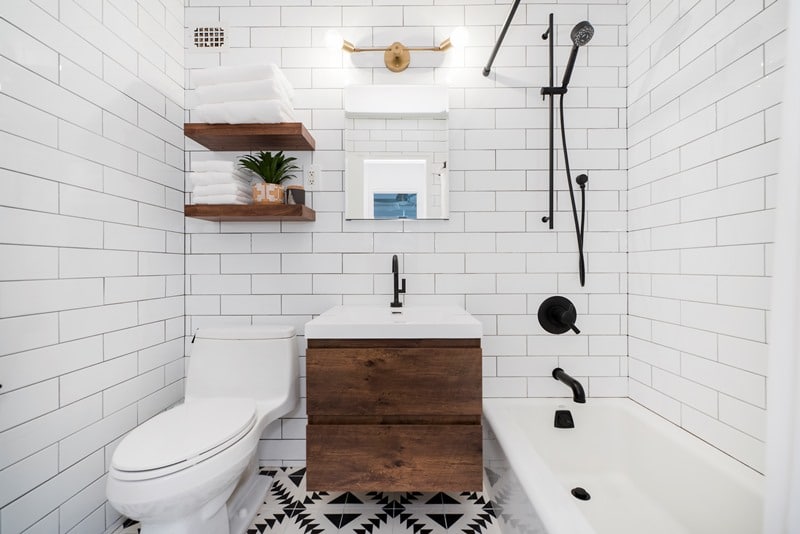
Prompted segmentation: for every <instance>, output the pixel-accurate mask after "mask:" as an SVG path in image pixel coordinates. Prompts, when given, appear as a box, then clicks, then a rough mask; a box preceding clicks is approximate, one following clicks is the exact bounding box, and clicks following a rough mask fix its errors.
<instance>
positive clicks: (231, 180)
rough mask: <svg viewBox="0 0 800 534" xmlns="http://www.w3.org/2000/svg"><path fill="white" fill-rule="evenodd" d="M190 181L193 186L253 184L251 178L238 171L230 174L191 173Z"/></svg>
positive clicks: (229, 172)
mask: <svg viewBox="0 0 800 534" xmlns="http://www.w3.org/2000/svg"><path fill="white" fill-rule="evenodd" d="M189 181H190V182H191V183H192V185H195V186H197V185H213V184H236V183H238V184H245V185H249V184H250V183H251V181H252V180H251V179H250V176H247V175H246V174H244V173H241V172H237V171H228V172H190V173H189Z"/></svg>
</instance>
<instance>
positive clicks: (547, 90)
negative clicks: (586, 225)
mask: <svg viewBox="0 0 800 534" xmlns="http://www.w3.org/2000/svg"><path fill="white" fill-rule="evenodd" d="M554 38H555V36H554V35H553V14H552V13H550V17H549V19H548V24H547V31H546V32H544V33H543V34H542V39H548V43H547V44H548V47H549V49H550V50H549V53H550V85H549V86H547V87H542V90H541V93H542V100H544V98H545V95H550V105H549V106H548V108H549V111H550V150H549V157H550V167H549V168H550V173H549V175H548V183H549V184H550V187H549V191H550V196H549V206H550V207H549V209H548V211H547V216H545V217H542V222H546V223H547V225H548V228H549V229H550V230H552V229H553V200H554V198H553V196H554V192H553V185H554V183H553V173H554V169H555V165H554V164H555V156H554V146H553V114H554V109H553V95H554V94H556V91H560V90H561V87H555V80H554V77H555V68H554V66H553V41H554ZM564 91H566V89H564Z"/></svg>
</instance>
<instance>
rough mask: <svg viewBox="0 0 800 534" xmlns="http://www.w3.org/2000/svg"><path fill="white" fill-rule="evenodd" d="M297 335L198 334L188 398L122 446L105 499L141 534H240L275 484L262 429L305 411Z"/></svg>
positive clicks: (245, 330) (264, 329) (284, 330)
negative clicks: (263, 456) (299, 407)
mask: <svg viewBox="0 0 800 534" xmlns="http://www.w3.org/2000/svg"><path fill="white" fill-rule="evenodd" d="M298 376H299V371H298V355H297V344H296V340H295V333H294V329H293V328H292V327H289V326H259V327H241V328H230V329H204V330H199V331H198V332H197V335H196V336H195V338H194V341H193V342H192V345H191V357H190V359H189V370H188V373H187V377H186V399H185V402H184V403H183V404H181V405H179V406H176V407H174V408H171V409H169V410H167V411H165V412H163V413H161V414H159V415H156V416H155V417H153V418H152V419H150V420H148V421H146V422H145V423H143V424H142V425H140V426H138V427H137V428H135V429H134V430H133V431H131V432H130V433H129V434H128V435H127V436H126V437H125V438H124V439H123V440H122V441H121V442H120V444H119V445H118V446H117V449H116V450H115V451H114V454H113V456H112V459H111V466H110V467H109V471H108V481H107V486H106V494H107V497H108V501H109V502H110V503H111V505H112V506H114V508H116V509H117V510H118V511H119V512H120V513H122V514H124V515H125V516H127V517H129V518H131V519H136V520H138V521H139V522H140V524H141V532H142V534H167V533H169V534H189V533H192V534H240V533H242V532H244V531H245V529H246V528H247V526H248V525H249V523H250V522H251V521H252V519H253V517H254V516H255V514H256V512H257V509H258V505H259V504H260V502H261V500H262V498H263V496H264V493H265V492H266V489H267V488H266V485H267V484H268V482H269V480H268V479H267V478H266V477H259V476H257V475H258V462H257V458H256V450H257V447H258V441H259V438H260V437H261V434H262V433H263V431H264V428H265V427H266V426H267V424H269V423H270V422H272V421H274V420H275V419H277V418H278V417H281V416H282V415H285V414H287V413H288V412H290V411H291V410H292V409H293V408H294V407H295V405H296V404H297V401H298V398H299V394H298Z"/></svg>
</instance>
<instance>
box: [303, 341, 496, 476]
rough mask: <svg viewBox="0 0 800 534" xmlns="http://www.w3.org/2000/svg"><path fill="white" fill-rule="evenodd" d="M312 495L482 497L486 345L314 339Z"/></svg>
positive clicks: (309, 356) (310, 368)
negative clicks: (445, 493)
mask: <svg viewBox="0 0 800 534" xmlns="http://www.w3.org/2000/svg"><path fill="white" fill-rule="evenodd" d="M306 367H307V407H308V417H309V424H308V429H307V441H306V444H307V451H306V452H307V455H306V462H307V466H308V475H307V476H308V479H307V481H308V482H307V484H308V489H309V491H478V490H480V489H481V486H482V468H483V460H482V432H481V405H482V388H481V376H482V362H481V348H480V339H357V340H344V339H330V340H325V339H310V340H309V341H308V350H307V352H306Z"/></svg>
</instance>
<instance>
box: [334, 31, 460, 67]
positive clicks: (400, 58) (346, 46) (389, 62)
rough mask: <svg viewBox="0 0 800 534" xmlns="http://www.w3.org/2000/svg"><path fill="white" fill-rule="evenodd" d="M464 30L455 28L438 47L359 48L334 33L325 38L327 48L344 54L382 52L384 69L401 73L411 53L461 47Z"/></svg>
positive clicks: (398, 45)
mask: <svg viewBox="0 0 800 534" xmlns="http://www.w3.org/2000/svg"><path fill="white" fill-rule="evenodd" d="M466 37H467V30H466V28H463V27H459V28H456V29H455V30H454V31H453V33H452V34H451V35H450V37H448V38H447V39H445V40H444V41H442V42H441V43H440V44H439V46H414V47H409V46H405V45H404V44H403V43H401V42H399V41H395V42H394V43H392V44H390V45H389V46H387V47H370V48H359V47H357V46H355V45H354V44H353V43H351V42H350V41H348V40H346V39H343V38H342V36H341V35H339V34H338V33H335V32H329V33H328V34H327V36H326V41H327V43H328V46H329V47H331V48H341V49H342V50H344V51H345V52H350V53H351V54H355V53H358V52H383V62H384V63H385V64H386V68H387V69H389V70H390V71H392V72H402V71H404V70H406V69H407V68H408V65H409V64H411V52H444V51H446V50H448V49H450V48H453V47H460V46H463V44H464V42H465V41H466Z"/></svg>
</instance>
